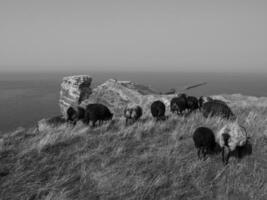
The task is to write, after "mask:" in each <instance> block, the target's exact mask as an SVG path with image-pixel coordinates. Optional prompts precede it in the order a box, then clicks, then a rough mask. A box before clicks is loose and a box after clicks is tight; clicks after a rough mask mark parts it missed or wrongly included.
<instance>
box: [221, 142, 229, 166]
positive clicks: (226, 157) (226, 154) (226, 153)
mask: <svg viewBox="0 0 267 200" xmlns="http://www.w3.org/2000/svg"><path fill="white" fill-rule="evenodd" d="M229 158H230V149H229V147H226V146H224V147H223V150H222V161H223V163H224V164H225V165H227V164H228V161H229Z"/></svg>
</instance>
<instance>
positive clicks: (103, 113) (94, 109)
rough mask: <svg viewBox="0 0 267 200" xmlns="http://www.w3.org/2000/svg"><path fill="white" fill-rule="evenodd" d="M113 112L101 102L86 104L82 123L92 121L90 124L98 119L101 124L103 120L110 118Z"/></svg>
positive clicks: (93, 124) (93, 123)
mask: <svg viewBox="0 0 267 200" xmlns="http://www.w3.org/2000/svg"><path fill="white" fill-rule="evenodd" d="M112 117H113V114H112V113H111V112H110V110H109V109H108V108H107V107H106V106H105V105H103V104H99V103H93V104H88V105H87V106H86V109H85V117H84V123H86V124H89V123H90V121H92V126H93V127H94V126H95V123H96V122H97V121H98V122H99V124H101V123H102V122H103V121H108V120H111V119H112Z"/></svg>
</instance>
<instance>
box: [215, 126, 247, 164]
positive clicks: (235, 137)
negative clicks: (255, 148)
mask: <svg viewBox="0 0 267 200" xmlns="http://www.w3.org/2000/svg"><path fill="white" fill-rule="evenodd" d="M216 140H217V143H218V144H219V145H220V147H221V148H222V161H223V163H224V164H227V163H228V160H229V157H230V152H233V151H235V150H236V149H237V147H242V146H244V145H246V144H247V142H248V136H247V132H246V129H245V128H244V127H242V126H240V125H239V124H238V123H237V122H236V121H235V122H229V123H228V124H226V125H225V126H223V127H222V128H221V129H220V130H219V131H218V132H217V134H216ZM237 150H238V152H237V153H238V157H239V158H240V157H241V155H240V154H241V152H240V149H237Z"/></svg>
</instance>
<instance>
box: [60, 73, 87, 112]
mask: <svg viewBox="0 0 267 200" xmlns="http://www.w3.org/2000/svg"><path fill="white" fill-rule="evenodd" d="M91 82H92V78H91V77H90V76H88V75H76V76H68V77H64V78H63V82H62V84H61V90H60V100H59V106H60V111H61V114H62V115H63V116H64V117H66V111H67V109H68V107H69V106H70V105H74V106H77V105H79V104H80V103H81V102H82V101H83V100H85V99H88V98H89V96H90V94H91V92H92V90H91Z"/></svg>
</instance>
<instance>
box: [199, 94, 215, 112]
mask: <svg viewBox="0 0 267 200" xmlns="http://www.w3.org/2000/svg"><path fill="white" fill-rule="evenodd" d="M212 100H213V99H212V98H211V97H205V96H201V97H199V99H198V107H199V109H201V108H202V106H203V104H204V103H207V102H210V101H212Z"/></svg>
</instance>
